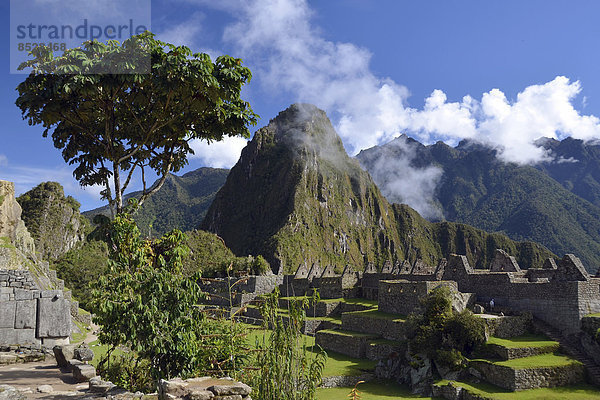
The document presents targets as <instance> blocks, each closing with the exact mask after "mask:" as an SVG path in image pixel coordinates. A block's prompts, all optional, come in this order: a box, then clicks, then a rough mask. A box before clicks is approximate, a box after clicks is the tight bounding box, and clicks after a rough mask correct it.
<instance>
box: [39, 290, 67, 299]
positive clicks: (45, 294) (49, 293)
mask: <svg viewBox="0 0 600 400" xmlns="http://www.w3.org/2000/svg"><path fill="white" fill-rule="evenodd" d="M56 296H58V297H63V294H62V290H42V291H41V293H40V297H41V298H43V299H51V298H53V297H56Z"/></svg>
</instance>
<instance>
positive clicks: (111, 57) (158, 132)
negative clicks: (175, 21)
mask: <svg viewBox="0 0 600 400" xmlns="http://www.w3.org/2000/svg"><path fill="white" fill-rule="evenodd" d="M31 55H32V56H33V59H31V60H29V61H27V62H24V63H23V64H21V66H20V68H21V69H25V68H31V69H32V71H31V73H30V74H29V76H28V77H27V78H26V79H25V81H24V82H22V83H21V84H19V86H18V87H17V90H18V92H19V97H18V98H17V100H16V104H17V106H18V107H19V108H20V109H21V112H22V115H23V119H26V120H28V122H29V124H30V125H42V126H43V127H44V132H43V136H44V137H47V136H48V135H49V134H50V135H51V137H52V139H53V141H54V146H55V147H56V148H58V149H60V150H62V156H63V158H64V160H65V161H66V162H67V163H68V164H70V165H75V166H76V167H75V170H74V172H73V175H74V177H75V178H76V179H77V180H78V181H79V183H80V184H81V185H82V186H91V185H101V186H102V187H103V190H102V192H101V194H102V196H103V198H104V199H106V200H108V202H109V205H110V207H111V211H112V212H113V214H114V213H115V212H117V213H120V212H122V210H123V194H124V192H125V189H126V188H127V187H128V186H129V184H130V182H131V180H132V178H133V177H134V173H135V172H137V171H138V170H139V171H140V172H141V181H142V186H143V190H142V193H141V195H140V198H139V203H140V204H142V203H144V201H145V200H146V199H147V198H148V196H150V195H151V194H153V193H154V192H156V191H157V190H159V189H160V187H161V186H162V184H163V183H164V181H165V179H166V177H167V175H168V173H169V172H177V171H178V170H180V169H181V168H182V167H183V166H185V165H186V164H187V157H188V155H189V154H193V149H192V148H191V146H190V141H191V140H193V139H206V140H208V141H209V142H210V141H214V140H222V139H223V137H224V136H238V135H239V136H243V137H249V136H250V131H249V129H248V126H249V125H254V124H256V121H257V117H258V116H257V115H256V114H255V113H254V112H253V111H252V109H251V107H250V105H249V103H248V102H246V101H244V100H242V99H241V97H240V94H241V90H242V87H243V85H245V84H247V83H248V82H249V81H250V79H251V72H250V70H249V69H248V68H247V67H244V66H242V62H241V60H240V59H237V58H233V57H230V56H226V55H224V56H220V57H217V58H216V60H215V61H214V62H213V61H212V60H211V58H210V56H208V55H207V54H203V53H192V51H191V50H190V49H189V48H188V47H186V46H174V45H172V44H169V43H164V42H161V41H159V40H157V39H155V38H154V35H153V34H152V33H149V32H146V33H144V34H141V35H138V36H133V37H131V38H129V39H127V40H125V41H124V42H123V43H119V42H117V41H108V42H106V43H100V42H98V41H88V42H85V43H84V44H83V45H82V46H81V47H78V48H74V49H69V50H66V51H65V52H64V53H63V54H62V55H60V56H55V55H54V54H53V52H52V51H51V49H49V48H47V47H36V48H35V49H34V50H33V51H32V52H31ZM145 60H149V72H148V71H143V70H140V65H143V63H144V61H145ZM107 71H108V72H107ZM144 72H147V73H144ZM149 170H150V171H152V172H154V173H155V174H157V175H158V176H159V177H160V179H159V180H158V182H157V183H156V184H155V185H153V186H151V187H148V186H147V184H146V179H145V176H146V173H147V172H148V171H149Z"/></svg>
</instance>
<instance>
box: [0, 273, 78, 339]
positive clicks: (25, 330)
mask: <svg viewBox="0 0 600 400" xmlns="http://www.w3.org/2000/svg"><path fill="white" fill-rule="evenodd" d="M70 335H71V306H70V301H69V300H68V299H66V298H65V297H64V293H63V291H62V290H39V289H38V288H37V287H36V286H35V284H34V281H33V279H32V277H31V275H30V273H29V272H28V271H14V270H0V346H11V345H32V344H33V345H43V346H46V347H52V346H54V345H56V344H64V343H68V341H69V336H70Z"/></svg>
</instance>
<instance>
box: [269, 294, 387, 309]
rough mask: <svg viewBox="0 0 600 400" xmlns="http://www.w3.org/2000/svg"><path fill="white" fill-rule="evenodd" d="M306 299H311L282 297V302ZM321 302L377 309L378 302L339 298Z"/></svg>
mask: <svg viewBox="0 0 600 400" xmlns="http://www.w3.org/2000/svg"><path fill="white" fill-rule="evenodd" d="M305 298H309V297H306V296H296V297H282V298H281V300H294V299H296V300H300V299H305ZM320 302H321V303H346V304H355V305H359V306H364V307H372V308H377V300H367V299H344V298H339V299H321V300H320Z"/></svg>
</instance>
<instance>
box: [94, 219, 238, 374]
mask: <svg viewBox="0 0 600 400" xmlns="http://www.w3.org/2000/svg"><path fill="white" fill-rule="evenodd" d="M183 242H184V235H183V234H182V233H181V232H179V231H172V232H170V233H168V234H166V235H164V236H163V237H162V238H159V239H156V240H143V239H142V238H141V235H140V232H139V229H138V228H137V227H136V225H135V223H134V222H133V220H132V218H131V217H130V216H129V215H128V214H122V215H118V216H117V217H116V218H115V219H114V221H113V222H112V224H111V231H110V244H109V251H110V255H109V256H110V261H109V266H108V270H107V272H106V273H105V274H104V275H103V276H101V277H100V278H99V279H98V282H97V285H96V288H95V289H94V290H93V292H92V295H93V299H92V302H91V304H92V310H93V312H94V313H95V317H94V321H95V322H96V323H98V324H99V325H101V326H102V330H101V331H100V333H99V339H100V341H101V342H102V343H105V344H108V345H111V346H112V347H117V346H129V347H130V349H131V350H132V351H133V352H134V353H135V355H136V357H139V358H140V359H147V360H148V361H149V362H150V366H149V367H150V371H151V372H152V375H153V377H154V378H155V379H159V378H171V377H175V376H182V377H186V376H191V375H195V374H198V373H201V372H202V371H211V372H212V373H217V372H216V371H232V370H233V369H234V367H235V368H239V367H241V365H242V362H241V360H240V358H242V357H244V356H243V354H242V352H241V351H238V350H239V346H241V345H242V344H243V335H241V334H238V332H237V331H236V330H237V329H239V328H238V327H237V325H234V324H223V323H221V321H219V320H213V319H210V318H208V317H207V315H206V314H205V313H204V312H202V310H201V309H200V308H199V307H198V304H199V303H200V301H201V300H202V298H203V293H202V292H201V290H200V287H199V285H198V283H197V282H198V279H199V278H200V276H199V274H198V273H196V274H193V275H192V276H188V275H186V274H184V273H183V271H182V259H183V257H184V256H185V254H186V252H187V248H186V247H185V245H184V244H183ZM232 337H233V338H234V340H231V338H232ZM226 344H227V345H228V346H225V345H226Z"/></svg>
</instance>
